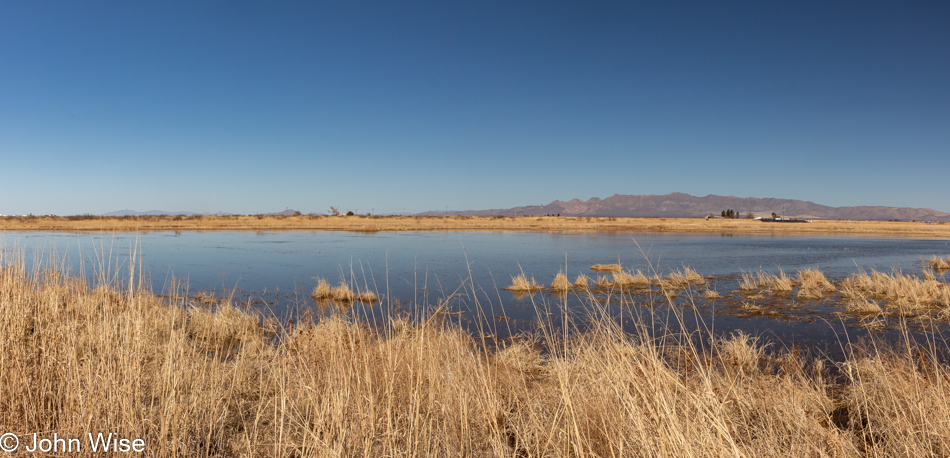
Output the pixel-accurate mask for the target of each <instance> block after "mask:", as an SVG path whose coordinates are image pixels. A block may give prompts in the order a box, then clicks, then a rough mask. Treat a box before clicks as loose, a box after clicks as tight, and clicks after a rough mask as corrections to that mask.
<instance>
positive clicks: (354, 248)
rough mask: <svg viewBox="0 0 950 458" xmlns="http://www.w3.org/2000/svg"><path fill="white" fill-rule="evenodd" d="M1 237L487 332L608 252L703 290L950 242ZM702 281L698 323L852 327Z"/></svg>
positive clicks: (238, 296)
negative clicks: (520, 284)
mask: <svg viewBox="0 0 950 458" xmlns="http://www.w3.org/2000/svg"><path fill="white" fill-rule="evenodd" d="M0 246H2V247H3V250H4V257H5V259H8V260H9V259H10V258H11V256H12V254H13V252H17V251H19V252H21V253H23V254H24V255H25V259H26V260H27V262H28V263H32V262H36V261H40V262H48V260H49V259H54V260H56V261H57V262H58V265H59V266H60V267H63V268H65V269H66V270H68V271H70V272H71V273H73V274H79V273H82V274H83V275H86V276H87V277H89V278H90V279H91V280H92V281H95V276H94V274H95V272H96V271H102V270H109V271H113V272H119V273H120V276H121V275H125V274H124V273H126V272H128V268H129V264H130V262H132V260H133V259H134V263H135V265H136V269H137V270H139V271H141V272H143V273H145V274H146V276H147V278H148V279H149V280H150V283H149V284H150V285H151V288H152V290H153V291H154V292H155V293H156V294H163V293H167V292H168V291H167V289H168V287H167V285H168V284H169V283H170V279H171V278H173V277H176V278H179V279H182V280H184V281H185V283H186V284H187V285H188V290H189V291H190V292H191V293H196V292H198V291H205V292H208V294H213V295H215V296H218V297H222V296H227V297H233V298H234V300H235V301H237V302H239V303H245V304H249V305H251V306H253V307H256V308H258V309H261V310H265V311H266V312H267V313H275V314H277V315H278V316H281V317H286V316H289V315H293V314H297V313H301V311H304V310H308V309H314V310H316V309H317V308H319V307H317V304H315V303H314V301H313V300H312V299H311V298H310V293H311V291H312V289H313V287H314V286H315V285H316V283H317V281H316V278H317V277H322V278H325V279H327V280H329V281H330V282H331V284H336V283H338V282H339V281H340V280H341V279H345V280H346V281H348V282H350V283H351V285H355V286H356V287H357V288H359V289H371V290H373V291H376V292H378V293H379V294H381V295H382V296H384V298H383V301H381V303H380V304H377V305H376V306H373V307H370V308H367V309H365V310H364V312H363V313H364V314H369V315H377V314H378V315H384V314H385V313H387V312H388V310H387V307H391V308H392V309H393V310H395V311H397V312H405V313H411V312H413V311H417V310H419V309H421V308H429V309H431V308H434V307H436V306H438V305H439V304H442V303H444V304H445V306H446V309H447V310H448V311H450V312H454V313H455V314H454V315H450V316H455V317H457V318H458V319H459V320H460V321H461V322H463V324H466V323H467V325H468V326H470V327H472V328H473V329H475V328H478V326H477V322H478V320H477V319H476V315H483V316H485V317H487V321H488V322H490V323H491V325H490V327H492V328H494V329H492V332H499V333H507V332H508V331H509V330H511V331H512V332H517V331H521V330H530V329H532V328H533V327H534V326H536V320H537V316H538V309H539V308H540V309H547V310H550V311H551V313H552V315H547V314H546V313H544V314H542V315H543V316H545V317H548V316H554V317H557V316H558V314H559V311H560V310H561V309H565V308H566V309H570V310H577V309H579V308H581V304H582V300H581V299H580V298H579V297H578V296H577V295H573V294H572V295H569V296H568V298H567V299H563V298H558V297H557V296H554V295H553V294H551V293H541V294H536V295H533V296H528V297H521V298H519V297H516V296H514V295H513V294H511V293H509V292H507V291H500V290H499V289H500V288H502V287H504V286H507V285H508V284H509V283H510V279H511V276H513V275H516V274H518V273H520V272H522V271H523V272H524V273H526V274H527V275H528V276H533V277H534V278H535V279H537V280H538V282H539V283H542V284H546V285H549V284H550V282H551V280H553V278H554V276H555V274H557V273H558V272H559V271H563V272H564V273H566V274H567V275H568V276H569V277H570V278H571V279H572V280H573V278H574V277H575V276H576V275H577V274H580V273H584V274H587V275H588V276H591V277H593V276H594V275H593V273H592V272H591V271H590V269H589V267H590V266H591V265H593V264H597V263H615V262H619V263H621V264H622V265H623V266H624V267H625V268H628V269H630V270H637V269H639V270H642V271H643V272H644V273H646V274H648V275H650V274H651V273H652V272H654V271H656V272H657V273H659V274H661V275H664V274H666V273H668V272H669V271H670V270H675V269H681V268H682V267H684V266H688V267H691V268H692V269H694V270H696V271H698V272H699V273H700V274H702V275H704V276H714V278H713V280H712V281H711V283H710V285H709V287H710V288H713V289H716V290H717V291H720V293H727V292H728V291H732V290H735V289H737V287H736V282H737V276H738V274H741V273H742V272H748V271H758V270H760V269H761V270H765V271H769V272H773V273H774V272H777V271H778V269H779V268H782V269H784V271H785V272H788V273H794V272H795V271H796V270H798V269H802V268H809V267H817V268H819V269H820V270H822V271H823V272H825V274H826V275H828V276H829V277H831V278H841V277H844V276H847V275H849V274H851V273H853V272H855V271H856V270H858V269H865V270H868V271H870V270H871V269H876V270H879V271H886V272H890V271H892V270H901V271H903V272H905V273H915V274H919V273H920V270H921V268H920V264H919V262H920V260H921V259H924V258H929V257H931V256H933V255H938V256H947V255H950V242H948V241H947V240H926V239H881V238H872V237H854V236H745V235H742V236H739V235H736V236H720V235H691V234H689V235H687V234H678V235H677V234H662V235H657V234H605V233H597V234H591V233H586V234H577V233H563V234H561V233H518V232H397V233H393V232H380V233H370V234H368V233H350V232H306V231H293V232H151V233H117V234H99V233H60V232H6V233H5V234H4V235H3V236H2V240H0ZM472 285H474V287H473V286H472ZM702 290H705V287H699V288H694V289H693V292H694V293H696V295H695V296H693V297H690V296H689V295H688V294H682V293H681V294H680V295H678V297H677V300H676V303H677V304H679V305H680V306H682V307H681V310H683V311H684V312H683V314H684V315H685V317H686V321H687V323H688V325H690V326H696V325H697V318H701V320H702V323H704V325H705V326H711V327H715V328H716V329H719V330H721V332H728V331H729V330H732V329H745V330H747V331H749V332H752V333H755V334H760V335H768V336H771V337H774V338H776V339H777V340H779V341H781V342H784V343H786V344H791V343H795V342H798V341H806V342H811V343H815V342H825V343H826V344H834V342H836V341H837V339H838V338H839V336H840V330H841V329H842V327H844V326H852V327H853V326H856V325H857V324H859V323H858V322H857V321H856V320H854V319H846V318H842V317H841V316H840V315H838V314H837V313H836V312H837V309H836V308H835V307H834V306H832V305H830V304H828V303H822V302H821V301H819V302H814V303H798V302H794V301H790V300H783V301H775V300H772V301H771V303H772V305H773V306H774V305H776V304H779V303H780V302H781V303H783V304H786V305H787V304H792V303H793V302H794V304H793V305H794V306H790V307H784V308H782V307H779V308H781V310H779V311H780V312H781V313H778V314H776V315H774V316H750V317H739V316H737V315H742V313H737V309H736V303H737V301H738V299H737V300H733V301H731V303H730V300H731V299H730V298H728V297H727V298H725V299H723V300H722V301H713V302H710V303H707V302H706V301H704V300H702V299H701V297H699V296H700V295H699V294H698V293H700V292H701V291H702ZM631 300H632V301H633V302H635V303H637V304H635V305H633V306H626V307H622V306H617V307H613V309H612V310H614V312H613V313H615V314H618V315H619V314H624V313H626V314H628V315H629V314H633V313H648V314H651V315H654V316H659V318H657V320H658V321H663V322H665V321H667V320H671V318H670V315H669V310H670V307H668V306H667V305H668V303H667V300H666V298H665V297H663V296H662V295H660V294H659V293H658V292H654V293H648V294H643V295H639V296H637V297H635V298H632V299H631ZM769 302H770V301H769V300H763V301H762V304H763V305H768V304H769ZM643 305H650V307H643ZM692 305H698V307H697V308H696V309H694V308H693V307H692ZM366 310H368V312H367V311H366ZM664 311H665V315H664ZM495 317H499V318H495ZM502 317H503V318H504V319H503V318H502ZM369 319H372V318H369ZM552 320H553V321H557V319H556V318H554V319H552ZM482 321H483V322H484V321H486V319H485V318H483V319H482ZM674 321H675V320H674ZM885 331H886V330H885ZM849 332H856V333H857V334H861V333H862V332H866V331H864V330H862V329H856V330H854V331H849Z"/></svg>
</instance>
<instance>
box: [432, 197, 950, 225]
mask: <svg viewBox="0 0 950 458" xmlns="http://www.w3.org/2000/svg"><path fill="white" fill-rule="evenodd" d="M728 209H731V210H734V211H736V212H738V213H739V214H740V215H741V216H742V217H745V216H746V215H747V214H748V213H752V214H753V215H754V216H763V217H769V216H771V215H772V213H775V214H777V215H778V216H782V215H783V214H784V215H785V216H786V217H788V218H799V219H834V220H879V221H883V220H902V221H950V213H944V212H940V211H936V210H932V209H929V208H908V207H883V206H858V207H830V206H827V205H821V204H816V203H814V202H809V201H803V200H794V199H776V198H756V197H735V196H716V195H708V196H704V197H698V196H693V195H690V194H684V193H681V192H674V193H671V194H663V195H653V194H651V195H621V194H614V195H613V196H610V197H608V198H606V199H600V198H597V197H594V198H592V199H588V200H580V199H571V200H568V201H561V200H555V201H554V202H551V203H549V204H545V205H540V204H539V205H526V206H522V207H513V208H505V209H491V210H467V211H449V213H450V214H453V215H471V216H520V215H529V216H530V215H551V214H553V215H557V214H560V215H561V216H615V217H650V216H653V217H664V218H701V217H704V216H707V215H720V213H721V212H722V211H724V210H728ZM444 213H445V212H440V211H433V212H426V213H422V215H441V214H444Z"/></svg>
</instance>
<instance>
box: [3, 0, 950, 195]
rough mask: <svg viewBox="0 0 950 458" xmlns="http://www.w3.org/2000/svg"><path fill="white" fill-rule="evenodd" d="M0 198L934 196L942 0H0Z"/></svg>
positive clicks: (946, 142) (946, 91)
mask: <svg viewBox="0 0 950 458" xmlns="http://www.w3.org/2000/svg"><path fill="white" fill-rule="evenodd" d="M0 164H2V166H0V167H2V169H0V170H2V173H0V213H4V214H23V213H34V214H47V213H53V214H82V213H104V212H109V211H113V210H119V209H134V210H140V211H144V210H155V209H161V210H169V211H177V210H184V211H194V212H215V211H226V212H235V213H256V212H270V211H280V210H284V209H285V208H286V207H290V208H294V209H298V210H301V211H304V212H325V211H326V210H327V209H328V208H329V206H331V205H334V206H338V207H340V208H342V209H352V210H358V211H359V212H361V213H362V212H368V211H370V210H371V209H374V210H375V212H376V213H401V212H403V211H407V212H419V211H425V210H442V209H444V208H445V207H446V206H448V207H449V208H450V209H488V208H502V207H512V206H516V205H526V204H537V203H547V202H550V201H552V200H554V199H563V200H567V199H571V198H575V197H576V198H581V199H587V198H590V197H608V196H610V195H612V194H615V193H619V194H665V193H669V192H674V191H679V192H686V193H690V194H694V195H706V194H720V195H736V196H740V197H748V196H754V197H783V198H793V199H803V200H811V201H815V202H818V203H823V204H827V205H834V206H844V205H892V206H911V207H930V208H934V209H936V210H941V211H950V181H948V178H950V3H948V2H946V1H915V2H895V1H887V2H877V1H854V2H828V1H814V2H806V1H800V0H796V1H788V2H762V1H748V2H731V1H723V2H689V3H687V2H677V1H657V2H523V1H510V0H506V1H499V2H482V1H479V2H446V1H434V2H428V3H417V2H401V1H400V2H393V1H386V2H372V3H371V2H359V1H356V2H343V1H330V2H299V3H293V2H253V3H252V2H233V1H227V2H225V1H208V2H205V1H202V2H172V1H161V2H157V1H155V2H145V1H114V2H98V1H81V2H79V1H69V2H53V1H3V2H0Z"/></svg>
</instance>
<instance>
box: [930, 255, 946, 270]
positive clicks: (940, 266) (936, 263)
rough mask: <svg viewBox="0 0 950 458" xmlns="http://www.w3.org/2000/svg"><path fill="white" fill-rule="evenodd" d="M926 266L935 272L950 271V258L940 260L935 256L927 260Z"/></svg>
mask: <svg viewBox="0 0 950 458" xmlns="http://www.w3.org/2000/svg"><path fill="white" fill-rule="evenodd" d="M924 265H926V266H927V267H930V268H931V269H935V270H950V256H947V257H946V258H939V257H937V256H936V255H934V256H933V257H932V258H930V259H925V260H924Z"/></svg>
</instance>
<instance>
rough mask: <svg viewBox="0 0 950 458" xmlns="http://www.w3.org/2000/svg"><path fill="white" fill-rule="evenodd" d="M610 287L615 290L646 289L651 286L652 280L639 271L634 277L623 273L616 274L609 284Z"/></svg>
mask: <svg viewBox="0 0 950 458" xmlns="http://www.w3.org/2000/svg"><path fill="white" fill-rule="evenodd" d="M609 286H612V287H614V288H645V287H647V286H650V279H649V278H647V277H646V275H643V272H640V271H639V270H637V273H636V274H634V275H631V274H630V273H628V272H623V271H621V272H614V274H613V280H612V281H610V282H609Z"/></svg>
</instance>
